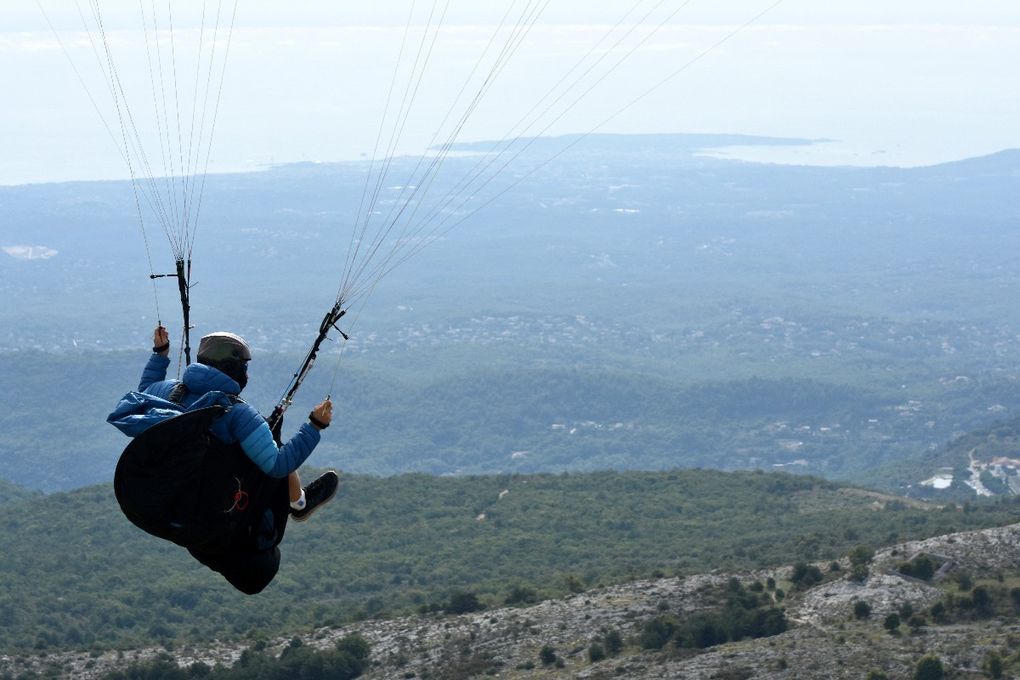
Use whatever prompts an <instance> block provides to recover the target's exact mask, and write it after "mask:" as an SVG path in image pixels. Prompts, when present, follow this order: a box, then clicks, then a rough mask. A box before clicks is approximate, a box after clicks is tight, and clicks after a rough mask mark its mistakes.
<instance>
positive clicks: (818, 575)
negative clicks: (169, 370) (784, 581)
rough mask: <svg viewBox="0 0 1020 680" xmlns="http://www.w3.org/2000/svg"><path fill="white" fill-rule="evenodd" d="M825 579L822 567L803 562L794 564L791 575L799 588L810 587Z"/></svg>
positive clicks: (794, 583)
mask: <svg viewBox="0 0 1020 680" xmlns="http://www.w3.org/2000/svg"><path fill="white" fill-rule="evenodd" d="M823 579H824V577H823V576H822V570H821V569H819V568H818V567H816V566H814V565H813V564H805V563H803V562H799V563H797V564H795V565H793V574H792V575H791V576H790V581H791V582H792V583H793V585H795V586H796V587H798V588H810V587H811V586H813V585H816V584H818V583H821V582H822V580H823Z"/></svg>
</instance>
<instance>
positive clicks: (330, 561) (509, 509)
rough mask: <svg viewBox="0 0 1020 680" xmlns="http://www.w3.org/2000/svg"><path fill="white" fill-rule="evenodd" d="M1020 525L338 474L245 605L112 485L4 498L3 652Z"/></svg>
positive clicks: (642, 486)
mask: <svg viewBox="0 0 1020 680" xmlns="http://www.w3.org/2000/svg"><path fill="white" fill-rule="evenodd" d="M1018 519H1020V501H1016V500H1011V499H1001V500H996V501H989V502H985V503H973V504H965V505H960V506H957V505H947V506H944V507H943V506H937V505H930V504H925V503H922V502H918V501H905V500H902V499H898V498H895V497H891V496H883V495H880V494H876V493H874V492H870V491H865V490H861V489H857V488H852V487H844V486H839V485H837V484H835V483H832V482H827V481H822V480H820V479H817V478H812V477H807V476H794V475H789V474H783V473H762V472H737V473H723V472H718V471H709V470H689V471H665V472H657V473H656V472H626V473H618V472H598V473H588V474H577V473H569V474H568V473H562V474H539V475H517V474H507V475H501V476H477V477H476V476H466V477H436V476H431V475H423V474H411V475H400V476H396V477H387V478H379V477H371V476H363V475H354V476H345V477H344V478H343V481H342V488H341V491H340V493H339V494H338V496H337V497H336V499H335V500H334V501H333V502H332V503H331V504H330V505H329V506H327V507H325V508H324V509H323V510H322V511H320V512H319V513H317V514H316V515H315V517H314V518H313V519H312V520H311V521H309V522H308V523H306V524H300V525H292V526H291V527H290V528H289V529H288V532H287V536H286V538H285V540H284V543H283V544H282V546H281V548H282V551H283V563H282V566H281V570H280V573H279V575H278V576H277V578H276V580H275V581H274V582H273V583H272V584H271V585H270V587H269V588H268V589H267V590H266V591H264V592H263V593H262V594H261V595H259V596H258V597H253V598H246V597H244V596H242V595H240V594H238V593H237V592H235V591H233V589H232V588H231V587H230V586H228V585H227V584H226V583H225V582H224V581H223V580H222V579H221V578H220V577H219V576H218V575H217V574H214V573H213V572H210V571H208V570H206V569H205V568H204V567H202V566H201V565H199V564H198V563H196V562H194V561H193V560H192V559H191V558H190V557H189V556H188V555H187V553H186V552H185V551H184V550H182V549H180V548H178V547H176V546H174V545H172V544H169V543H166V542H163V541H160V540H158V539H156V538H153V537H151V536H148V535H146V534H144V533H142V532H141V531H139V530H138V529H136V528H134V527H133V526H132V525H130V524H129V523H128V522H127V520H126V519H125V518H124V517H123V516H122V515H121V514H120V511H119V508H118V507H117V505H116V502H115V500H114V497H113V492H112V489H111V487H110V486H109V485H100V486H93V487H89V488H84V489H79V490H76V491H72V492H64V493H55V494H51V495H48V496H45V497H33V498H29V499H27V500H25V499H22V500H13V499H11V500H8V501H7V502H5V503H4V504H3V505H0V525H2V526H4V527H5V531H4V532H3V533H2V534H0V581H2V582H3V583H4V584H5V587H4V589H3V591H2V593H0V648H2V649H4V650H5V652H8V653H21V654H32V653H42V652H46V651H53V650H58V649H68V648H71V649H82V650H93V649H94V650H99V649H110V648H131V647H139V646H147V645H152V644H157V645H163V646H165V647H167V648H168V649H171V648H173V646H174V645H175V644H178V643H181V642H184V641H207V640H210V639H230V638H239V639H249V638H253V637H254V638H261V637H265V636H269V635H283V634H292V633H293V632H295V631H302V630H309V629H311V628H313V627H316V626H326V625H333V624H340V623H344V622H350V621H355V620H360V619H364V618H368V617H386V616H394V615H400V614H420V615H432V614H433V613H436V612H444V611H463V610H464V607H465V604H464V603H465V602H468V603H471V606H472V607H475V606H477V607H493V606H501V605H504V604H527V603H531V602H535V601H538V600H539V599H543V598H549V597H557V596H562V595H565V594H567V593H570V592H579V591H583V590H587V589H590V588H596V587H598V586H600V585H608V584H612V583H616V582H624V581H629V580H633V579H637V578H653V577H663V576H673V575H686V574H693V573H701V572H704V571H708V570H712V569H723V570H741V569H750V568H755V567H766V566H778V565H783V564H790V563H792V562H794V561H816V560H832V559H837V558H839V557H841V556H844V555H846V554H847V553H848V552H849V551H850V550H851V549H853V548H854V547H856V546H860V545H871V546H876V547H877V546H884V545H888V544H891V543H894V542H897V541H901V540H906V539H917V538H923V537H927V536H934V535H939V534H943V533H947V532H952V531H958V530H963V529H974V528H982V527H990V526H999V525H1005V524H1009V523H1012V522H1015V521H1017V520H1018Z"/></svg>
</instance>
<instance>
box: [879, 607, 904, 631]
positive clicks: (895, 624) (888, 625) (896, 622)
mask: <svg viewBox="0 0 1020 680" xmlns="http://www.w3.org/2000/svg"><path fill="white" fill-rule="evenodd" d="M882 627H884V628H885V629H886V630H887V631H889V632H890V633H892V634H894V635H895V634H896V633H898V632H899V630H900V615H899V614H896V613H895V612H894V613H892V614H890V615H889V616H887V617H885V621H884V622H882Z"/></svg>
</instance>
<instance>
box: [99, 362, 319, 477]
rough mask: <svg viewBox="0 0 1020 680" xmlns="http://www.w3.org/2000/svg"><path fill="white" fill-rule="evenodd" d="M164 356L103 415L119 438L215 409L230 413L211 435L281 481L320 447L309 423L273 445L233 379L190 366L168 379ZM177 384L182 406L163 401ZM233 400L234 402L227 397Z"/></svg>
mask: <svg viewBox="0 0 1020 680" xmlns="http://www.w3.org/2000/svg"><path fill="white" fill-rule="evenodd" d="M169 365H170V359H169V358H168V357H163V356H160V355H159V354H155V353H154V354H152V355H151V356H150V357H149V362H148V363H147V364H146V365H145V370H144V371H142V379H141V381H140V382H139V384H138V391H136V392H129V393H128V394H126V395H124V398H123V399H121V400H120V403H119V404H117V407H116V408H115V409H114V410H113V412H112V413H110V415H109V416H108V417H107V419H106V420H107V422H109V423H111V424H112V425H114V426H115V427H117V428H118V429H119V430H121V431H122V432H124V434H126V435H128V436H131V437H135V436H137V435H139V434H141V433H142V432H144V431H145V430H147V429H148V428H149V427H151V426H152V425H155V424H156V423H158V422H160V421H163V420H166V419H167V418H170V417H172V416H174V415H177V414H178V413H181V412H182V411H192V410H195V409H199V408H204V407H206V406H213V405H217V404H218V405H220V406H225V407H227V408H228V409H229V410H228V411H227V413H226V414H225V415H224V416H223V417H221V418H219V419H218V420H217V421H216V422H215V423H214V424H213V426H212V428H211V429H210V431H211V432H212V434H213V435H214V436H215V437H216V438H217V439H219V440H220V441H222V442H224V443H227V444H234V443H239V444H240V445H241V449H242V450H243V451H244V453H245V455H247V456H248V457H249V458H251V459H252V461H254V463H255V464H256V465H257V466H258V467H259V469H261V470H262V471H263V472H265V473H266V474H267V475H269V476H270V477H276V478H282V477H286V476H287V475H288V474H290V473H291V472H293V471H294V470H297V469H298V468H299V467H300V466H301V464H302V463H304V462H305V459H307V458H308V456H310V455H311V453H312V451H313V450H314V449H315V445H316V444H318V443H319V438H320V435H319V431H318V430H317V429H316V428H315V426H313V425H312V424H311V423H304V424H303V425H302V426H301V428H300V429H299V430H298V431H297V432H296V433H295V434H294V436H293V437H291V439H290V441H288V442H287V443H286V444H284V445H283V446H277V445H276V442H275V441H274V440H273V434H272V432H270V430H269V424H268V423H267V422H266V419H265V418H263V417H262V416H261V415H260V414H259V412H258V411H256V410H255V408H254V407H252V406H251V405H250V404H247V403H245V402H243V401H240V400H237V398H236V395H237V393H238V392H240V391H241V388H240V386H239V385H238V384H237V382H236V381H235V380H233V379H232V378H230V377H228V376H227V375H226V374H225V373H223V372H222V371H220V370H219V369H216V368H213V367H211V366H206V365H205V364H191V365H190V366H188V367H187V368H186V369H184V376H183V380H181V381H178V380H167V379H166V370H167V367H168V366H169ZM180 382H183V383H184V385H185V386H186V387H187V388H188V391H187V393H186V394H185V395H184V398H183V399H182V403H181V404H176V403H174V402H172V401H170V400H169V399H168V397H169V396H170V392H171V391H173V389H174V387H176V386H177V385H178V384H179V383H180ZM232 396H233V397H234V398H233V399H232V398H231V397H232Z"/></svg>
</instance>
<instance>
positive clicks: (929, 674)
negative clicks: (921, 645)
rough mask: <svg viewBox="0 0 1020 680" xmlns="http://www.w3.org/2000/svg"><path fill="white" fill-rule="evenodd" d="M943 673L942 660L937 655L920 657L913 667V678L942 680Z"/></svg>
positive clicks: (918, 679)
mask: <svg viewBox="0 0 1020 680" xmlns="http://www.w3.org/2000/svg"><path fill="white" fill-rule="evenodd" d="M945 675H946V672H945V670H943V668H942V661H940V660H939V658H938V657H937V656H930V655H929V656H925V657H922V658H921V660H920V661H918V662H917V667H916V668H915V669H914V680H942V678H944V677H945Z"/></svg>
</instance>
